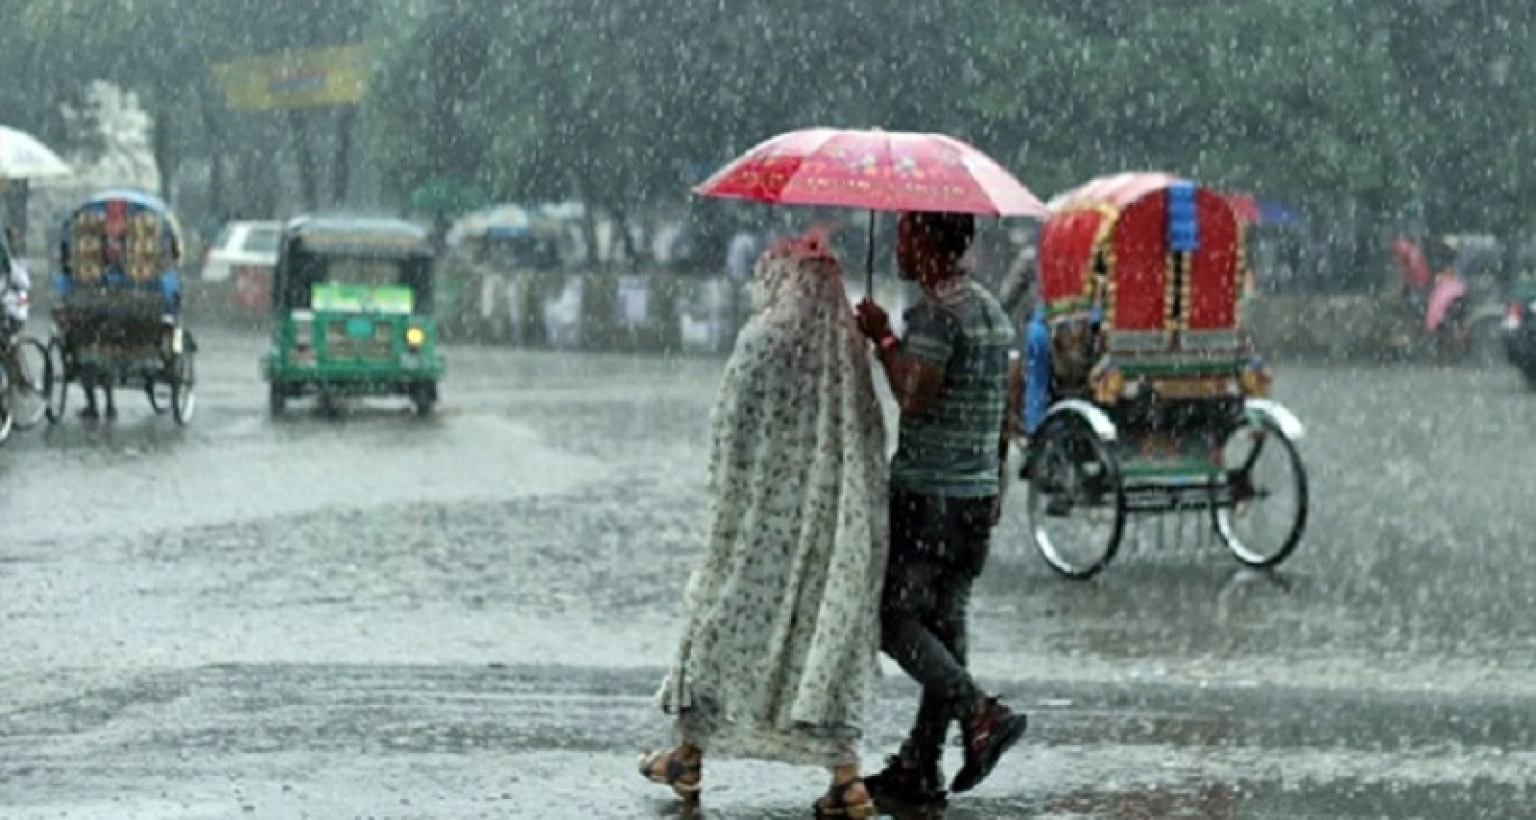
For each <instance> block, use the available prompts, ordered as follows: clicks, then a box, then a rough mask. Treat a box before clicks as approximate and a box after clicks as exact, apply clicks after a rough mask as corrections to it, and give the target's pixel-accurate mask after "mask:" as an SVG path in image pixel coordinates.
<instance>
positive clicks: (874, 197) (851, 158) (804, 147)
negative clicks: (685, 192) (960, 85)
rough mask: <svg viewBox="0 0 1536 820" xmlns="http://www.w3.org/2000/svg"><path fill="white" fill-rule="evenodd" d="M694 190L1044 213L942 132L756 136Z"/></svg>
mask: <svg viewBox="0 0 1536 820" xmlns="http://www.w3.org/2000/svg"><path fill="white" fill-rule="evenodd" d="M694 192H695V193H697V194H699V195H700V196H708V197H722V198H729V199H747V200H752V201H755V202H766V203H771V204H783V205H822V206H832V207H844V208H861V209H868V210H872V211H951V212H959V213H972V214H984V215H988V216H1035V217H1043V216H1045V214H1046V210H1045V205H1044V203H1042V202H1041V201H1040V200H1039V198H1037V197H1036V196H1035V195H1034V194H1033V193H1030V191H1029V189H1027V188H1025V187H1024V185H1023V184H1022V183H1020V182H1019V181H1018V180H1017V179H1015V178H1014V177H1013V175H1012V174H1010V173H1008V171H1006V170H1004V169H1003V167H1002V166H1001V165H998V164H997V163H996V162H994V161H993V160H992V159H991V158H989V157H988V156H987V155H986V154H983V153H982V152H981V151H978V150H977V149H976V148H974V147H972V146H970V145H968V144H966V143H964V142H962V141H960V140H957V139H954V138H953V137H946V136H944V135H942V134H919V133H906V132H899V131H879V130H874V131H856V130H839V129H834V128H810V129H805V130H801V131H791V132H789V133H787V134H781V135H779V136H777V137H773V138H772V139H769V140H766V141H764V142H762V143H759V144H758V145H757V146H756V147H754V148H752V149H751V150H750V151H748V152H747V153H746V154H744V155H742V156H741V157H740V158H738V159H736V160H735V161H733V162H731V163H730V164H729V165H727V166H725V167H724V168H722V169H720V170H719V171H716V172H715V174H714V175H713V176H711V177H710V178H709V179H707V180H705V181H704V182H703V183H702V184H700V185H699V186H698V187H697V188H695V189H694Z"/></svg>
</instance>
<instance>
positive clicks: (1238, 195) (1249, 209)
mask: <svg viewBox="0 0 1536 820" xmlns="http://www.w3.org/2000/svg"><path fill="white" fill-rule="evenodd" d="M1225 196H1226V198H1227V202H1228V203H1229V204H1230V205H1231V206H1232V208H1233V210H1235V211H1237V216H1238V218H1239V219H1241V220H1243V221H1244V222H1246V223H1248V224H1250V225H1300V224H1301V223H1303V222H1305V221H1306V220H1304V219H1303V218H1302V216H1301V214H1300V213H1298V212H1296V211H1295V210H1292V209H1291V208H1289V207H1287V206H1285V205H1281V204H1280V203H1278V202H1271V201H1269V200H1266V199H1259V198H1258V197H1256V196H1254V195H1253V194H1249V193H1243V192H1240V191H1229V192H1227V193H1226V194H1225Z"/></svg>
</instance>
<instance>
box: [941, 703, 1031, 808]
mask: <svg viewBox="0 0 1536 820" xmlns="http://www.w3.org/2000/svg"><path fill="white" fill-rule="evenodd" d="M1028 725H1029V719H1028V718H1026V717H1025V716H1024V715H1022V714H1015V713H1014V712H1013V710H1012V709H1009V708H1008V707H1006V706H1004V705H1002V704H1001V703H998V702H997V698H987V700H986V702H985V703H984V704H983V705H982V708H980V709H978V710H977V711H976V714H975V715H973V716H972V717H971V719H970V720H968V721H966V723H965V724H964V726H963V727H962V731H963V737H964V738H965V765H964V766H962V767H961V768H960V771H959V772H958V773H957V774H956V775H955V779H954V782H952V783H950V784H949V788H950V790H951V791H953V792H955V793H956V794H961V793H964V792H968V791H970V790H971V789H974V788H976V787H977V786H978V785H980V784H981V781H983V780H985V779H987V775H989V774H991V773H992V769H994V768H995V767H996V766H997V761H998V760H999V759H1001V758H1002V756H1003V753H1004V752H1006V751H1008V750H1009V749H1011V748H1013V744H1015V743H1018V742H1019V738H1022V737H1023V736H1024V729H1025V728H1026V727H1027V726H1028Z"/></svg>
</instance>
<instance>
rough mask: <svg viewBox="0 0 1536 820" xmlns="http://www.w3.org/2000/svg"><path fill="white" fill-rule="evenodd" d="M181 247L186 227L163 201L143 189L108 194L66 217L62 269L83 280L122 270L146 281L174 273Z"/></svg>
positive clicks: (61, 243) (97, 196)
mask: <svg viewBox="0 0 1536 820" xmlns="http://www.w3.org/2000/svg"><path fill="white" fill-rule="evenodd" d="M182 247H183V245H182V235H181V224H180V222H179V221H178V220H177V219H176V215H175V213H174V212H172V211H171V209H170V206H168V205H166V204H165V202H164V201H163V200H161V199H160V198H159V197H157V196H154V195H153V194H149V193H145V192H143V191H135V190H129V189H117V190H106V191H101V192H98V193H96V194H94V195H92V196H91V197H90V198H89V199H87V200H86V201H85V202H83V203H81V204H80V205H79V206H77V207H76V208H75V209H74V210H73V211H72V212H70V214H69V216H67V217H65V219H64V224H63V225H62V226H61V229H60V240H59V266H60V269H61V270H62V272H63V273H64V274H65V275H66V276H70V277H73V278H75V279H79V280H82V281H91V280H94V279H99V278H100V277H101V276H102V275H103V274H104V273H105V272H106V271H107V270H108V269H110V268H113V267H117V268H119V269H120V270H121V272H122V273H125V274H126V275H127V276H128V278H129V279H131V280H133V281H135V282H145V281H149V280H151V279H155V278H157V277H158V276H160V275H161V274H163V273H165V272H167V271H170V270H173V269H175V268H176V267H177V266H178V265H179V264H180V263H181V253H182Z"/></svg>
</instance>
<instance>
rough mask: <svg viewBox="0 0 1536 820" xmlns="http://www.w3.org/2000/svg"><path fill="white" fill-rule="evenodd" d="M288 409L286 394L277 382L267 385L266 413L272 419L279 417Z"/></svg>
mask: <svg viewBox="0 0 1536 820" xmlns="http://www.w3.org/2000/svg"><path fill="white" fill-rule="evenodd" d="M287 409H288V392H287V391H286V390H284V389H283V386H282V385H280V384H278V383H277V382H272V383H271V384H269V385H267V411H268V412H269V413H271V414H272V416H273V417H277V416H281V415H282V414H283V411H285V410H287Z"/></svg>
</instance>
